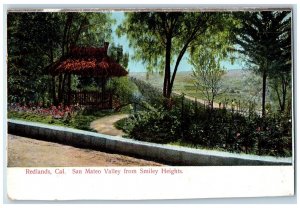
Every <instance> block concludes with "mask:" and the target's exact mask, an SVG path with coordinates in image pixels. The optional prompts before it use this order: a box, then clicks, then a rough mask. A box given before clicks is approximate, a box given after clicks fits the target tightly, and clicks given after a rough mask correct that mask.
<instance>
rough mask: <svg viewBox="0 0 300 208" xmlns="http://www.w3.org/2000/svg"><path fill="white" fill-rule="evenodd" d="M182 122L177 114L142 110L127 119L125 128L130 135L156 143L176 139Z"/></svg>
mask: <svg viewBox="0 0 300 208" xmlns="http://www.w3.org/2000/svg"><path fill="white" fill-rule="evenodd" d="M179 126H180V122H179V120H178V118H177V117H176V114H173V113H171V112H166V111H163V110H153V111H140V112H139V113H138V114H135V115H132V116H131V117H130V118H129V119H128V120H126V122H125V124H124V126H123V129H124V131H125V132H126V133H128V135H129V137H131V138H134V139H138V140H142V141H147V142H155V143H168V142H172V141H175V140H176V136H177V135H178V134H179V130H180V128H179Z"/></svg>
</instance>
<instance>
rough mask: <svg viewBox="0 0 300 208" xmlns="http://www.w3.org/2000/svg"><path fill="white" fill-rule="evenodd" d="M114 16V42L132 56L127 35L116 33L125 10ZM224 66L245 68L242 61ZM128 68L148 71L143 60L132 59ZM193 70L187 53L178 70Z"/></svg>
mask: <svg viewBox="0 0 300 208" xmlns="http://www.w3.org/2000/svg"><path fill="white" fill-rule="evenodd" d="M112 17H113V18H114V19H116V24H115V25H114V26H113V28H112V29H113V35H112V36H113V42H114V44H115V45H118V44H120V45H122V46H123V51H124V52H127V53H129V56H130V57H131V56H132V55H133V54H134V52H135V51H134V48H130V47H129V42H128V40H127V38H126V35H124V36H122V37H120V38H119V37H118V36H117V35H116V33H115V30H116V28H117V26H118V25H119V24H122V22H123V19H124V12H112ZM223 67H225V69H227V70H233V69H241V68H243V66H242V64H241V62H236V63H235V64H234V65H231V64H230V63H229V62H224V63H223ZM128 69H129V70H130V71H131V72H146V67H145V65H144V64H143V63H142V62H140V61H139V62H136V61H133V60H132V59H130V60H129V63H128ZM190 70H192V66H191V65H190V64H189V63H188V57H187V55H185V56H184V57H183V59H182V60H181V62H180V65H179V67H178V71H190Z"/></svg>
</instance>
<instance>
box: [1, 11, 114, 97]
mask: <svg viewBox="0 0 300 208" xmlns="http://www.w3.org/2000/svg"><path fill="white" fill-rule="evenodd" d="M112 22H113V20H112V19H111V17H110V15H109V14H107V13H84V12H83V13H44V12H11V13H8V17H7V37H8V38H7V42H8V97H9V101H18V102H20V101H24V102H28V101H35V102H36V101H39V100H41V99H45V98H46V99H48V100H49V101H50V100H52V101H55V100H56V99H57V95H56V94H57V92H59V93H58V94H59V95H60V96H59V98H60V99H61V94H62V93H61V90H63V89H64V85H65V83H66V82H69V80H70V79H68V77H65V78H64V77H63V76H62V77H61V78H60V79H59V80H57V79H55V78H54V77H52V78H51V77H50V76H49V75H48V72H47V71H46V66H48V65H49V64H51V63H53V62H55V61H56V60H57V59H59V58H60V57H61V56H63V55H65V54H66V53H67V52H68V48H69V47H70V45H72V44H73V45H74V44H79V45H92V46H97V47H99V46H101V45H102V43H103V41H104V40H106V41H110V40H111V24H112ZM49 83H52V84H49ZM51 94H52V96H50V95H51Z"/></svg>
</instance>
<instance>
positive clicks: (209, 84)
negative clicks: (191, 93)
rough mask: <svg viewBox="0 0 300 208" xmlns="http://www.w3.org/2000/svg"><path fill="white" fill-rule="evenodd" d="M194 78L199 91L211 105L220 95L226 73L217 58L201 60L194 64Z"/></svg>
mask: <svg viewBox="0 0 300 208" xmlns="http://www.w3.org/2000/svg"><path fill="white" fill-rule="evenodd" d="M193 66H194V70H193V78H194V80H195V86H196V88H197V90H200V91H201V92H202V93H203V94H204V96H205V98H206V99H207V100H208V102H209V103H211V105H212V104H213V102H214V99H215V97H216V96H217V95H218V94H219V93H220V90H221V87H222V85H221V80H222V76H223V75H224V74H225V71H224V70H223V69H222V68H221V66H220V62H217V61H216V60H215V58H213V59H208V58H206V59H205V58H201V57H199V60H198V62H193Z"/></svg>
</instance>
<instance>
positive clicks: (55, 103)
mask: <svg viewBox="0 0 300 208" xmlns="http://www.w3.org/2000/svg"><path fill="white" fill-rule="evenodd" d="M55 85H56V81H55V76H54V75H53V76H52V101H53V104H54V105H57V104H58V103H57V97H56V89H55Z"/></svg>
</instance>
